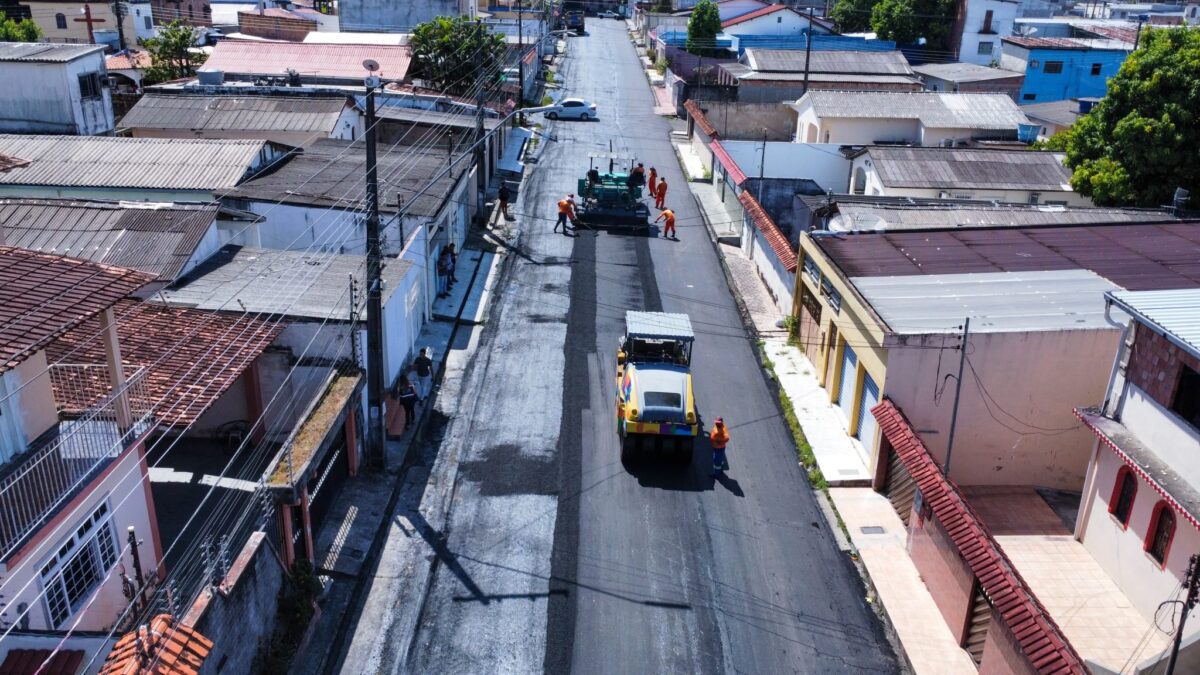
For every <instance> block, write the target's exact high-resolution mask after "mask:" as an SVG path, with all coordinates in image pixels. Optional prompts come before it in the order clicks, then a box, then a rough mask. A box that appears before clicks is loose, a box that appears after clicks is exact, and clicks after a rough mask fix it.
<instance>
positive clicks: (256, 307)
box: [155, 245, 412, 321]
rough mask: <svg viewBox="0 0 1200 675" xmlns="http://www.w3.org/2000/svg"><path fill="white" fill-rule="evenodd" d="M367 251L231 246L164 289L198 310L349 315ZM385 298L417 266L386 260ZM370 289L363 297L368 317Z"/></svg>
mask: <svg viewBox="0 0 1200 675" xmlns="http://www.w3.org/2000/svg"><path fill="white" fill-rule="evenodd" d="M366 260H367V259H366V256H356V255H336V254H328V253H307V252H304V251H277V250H269V249H258V248H248V247H242V246H232V245H231V246H226V247H224V248H222V249H221V250H220V251H218V252H217V253H216V254H214V255H213V256H212V257H211V258H209V259H208V260H207V261H205V262H204V264H202V265H199V266H198V267H196V269H194V270H192V271H191V272H190V273H188V275H187V277H185V278H184V279H183V280H182V281H180V282H179V283H178V284H177V285H176V286H175V287H174V288H172V289H168V290H163V291H161V292H160V293H159V294H157V295H156V296H155V297H156V298H164V299H165V301H166V302H167V303H168V304H170V305H173V306H178V307H194V308H196V309H207V310H225V311H240V310H241V308H242V306H243V305H244V306H245V308H246V310H247V311H249V312H253V313H257V312H265V313H269V314H285V315H287V316H291V317H302V318H311V319H326V318H333V319H335V320H342V321H348V320H349V319H350V294H349V293H348V292H347V289H348V288H349V284H350V276H351V275H353V276H354V278H355V279H357V280H358V283H359V288H363V287H364V286H363V283H364V281H365V278H366V271H367V267H366ZM384 262H385V264H384V268H383V280H384V299H383V300H384V302H385V303H386V302H387V300H388V298H390V297H391V296H392V294H393V293H395V292H396V289H398V288H400V285H401V282H402V281H403V279H404V276H405V275H406V274H407V273H408V271H409V269H410V268H411V267H412V263H410V262H409V261H407V260H397V259H391V258H389V259H387V260H386V261H384ZM366 301H367V300H366V294H365V293H360V294H359V297H358V302H359V312H360V315H362V316H365V314H364V313H365V312H366Z"/></svg>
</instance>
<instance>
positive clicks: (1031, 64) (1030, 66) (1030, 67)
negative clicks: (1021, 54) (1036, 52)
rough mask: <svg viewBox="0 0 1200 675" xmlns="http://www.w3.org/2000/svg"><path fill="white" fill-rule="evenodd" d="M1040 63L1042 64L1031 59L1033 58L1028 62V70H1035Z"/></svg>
mask: <svg viewBox="0 0 1200 675" xmlns="http://www.w3.org/2000/svg"><path fill="white" fill-rule="evenodd" d="M1040 65H1042V64H1041V63H1039V62H1038V60H1037V59H1033V60H1031V61H1030V62H1029V69H1030V70H1037V69H1038V66H1040Z"/></svg>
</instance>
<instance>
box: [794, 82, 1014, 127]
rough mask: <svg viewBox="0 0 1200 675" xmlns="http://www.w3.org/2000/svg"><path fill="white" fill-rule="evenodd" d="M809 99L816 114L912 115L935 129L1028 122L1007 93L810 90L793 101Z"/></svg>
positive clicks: (860, 116) (856, 116)
mask: <svg viewBox="0 0 1200 675" xmlns="http://www.w3.org/2000/svg"><path fill="white" fill-rule="evenodd" d="M808 101H811V102H812V105H813V108H814V110H815V111H816V113H817V115H818V116H819V117H845V118H851V119H915V120H920V122H921V124H923V125H925V126H926V127H930V128H935V129H1004V130H1010V129H1011V130H1013V131H1015V130H1016V128H1017V125H1018V124H1028V123H1029V120H1028V119H1026V117H1025V114H1024V113H1022V112H1021V108H1020V107H1019V106H1017V104H1016V103H1014V102H1013V100H1012V99H1011V98H1009V97H1008V95H1007V94H991V93H989V94H947V93H942V92H931V91H922V92H887V91H810V92H808V93H807V94H805V95H804V96H802V97H801V98H800V100H798V101H796V103H795V104H794V105H795V106H796V107H797V108H799V107H802V106H803V105H804V104H805V103H806V102H808Z"/></svg>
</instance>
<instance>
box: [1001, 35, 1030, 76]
mask: <svg viewBox="0 0 1200 675" xmlns="http://www.w3.org/2000/svg"><path fill="white" fill-rule="evenodd" d="M1000 67H1001V68H1003V69H1004V70H1011V71H1013V72H1016V73H1024V72H1025V70H1026V68H1028V67H1029V50H1028V49H1025V48H1024V47H1020V46H1017V45H1014V44H1012V43H1011V42H1006V43H1004V45H1003V47H1002V48H1001V50H1000Z"/></svg>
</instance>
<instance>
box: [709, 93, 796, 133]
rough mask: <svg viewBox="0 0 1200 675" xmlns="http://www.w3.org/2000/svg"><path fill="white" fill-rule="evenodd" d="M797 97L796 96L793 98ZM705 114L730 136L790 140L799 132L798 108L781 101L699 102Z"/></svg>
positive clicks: (721, 130)
mask: <svg viewBox="0 0 1200 675" xmlns="http://www.w3.org/2000/svg"><path fill="white" fill-rule="evenodd" d="M793 100H795V99H793ZM698 105H699V106H700V109H701V110H703V111H704V116H705V117H707V118H708V121H709V122H711V123H712V125H713V126H714V127H716V129H717V133H719V134H721V139H722V142H724V141H726V140H754V141H761V140H762V135H763V129H766V131H767V140H768V141H790V140H792V138H793V137H795V135H796V111H795V110H794V109H792V108H791V107H790V106H786V105H782V104H780V103H747V102H744V101H741V100H738V101H733V102H725V101H703V102H698Z"/></svg>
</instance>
